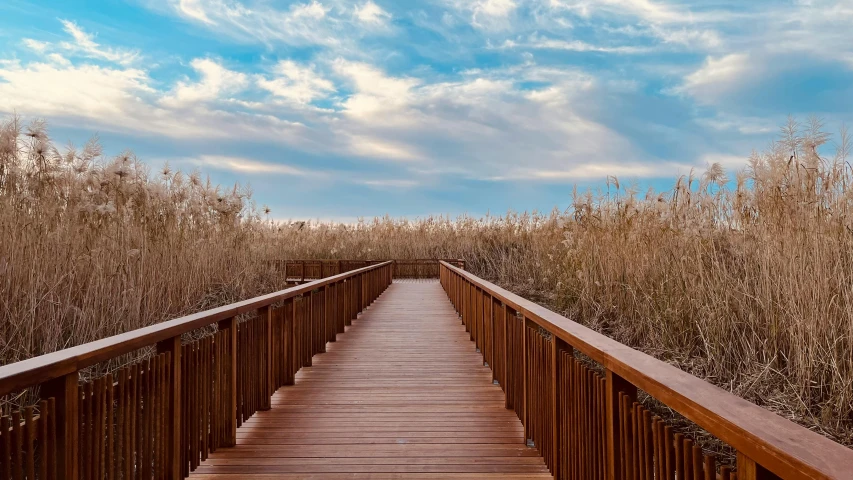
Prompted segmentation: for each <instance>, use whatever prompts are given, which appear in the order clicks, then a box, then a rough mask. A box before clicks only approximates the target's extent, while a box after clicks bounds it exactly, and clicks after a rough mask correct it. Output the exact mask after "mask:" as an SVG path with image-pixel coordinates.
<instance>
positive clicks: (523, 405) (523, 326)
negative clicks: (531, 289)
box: [518, 312, 531, 442]
mask: <svg viewBox="0 0 853 480" xmlns="http://www.w3.org/2000/svg"><path fill="white" fill-rule="evenodd" d="M518 313H521V312H518ZM521 365H522V368H521V412H522V413H521V418H522V422H521V423H522V424H523V425H524V441H525V442H529V441H530V440H531V438H530V419H528V418H527V319H526V318H525V317H524V314H521Z"/></svg>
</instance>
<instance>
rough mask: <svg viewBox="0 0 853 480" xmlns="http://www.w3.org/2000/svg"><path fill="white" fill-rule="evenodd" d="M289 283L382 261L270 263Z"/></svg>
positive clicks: (335, 273) (316, 278)
mask: <svg viewBox="0 0 853 480" xmlns="http://www.w3.org/2000/svg"><path fill="white" fill-rule="evenodd" d="M270 263H271V264H272V266H273V267H274V268H275V269H277V270H278V271H279V272H282V273H283V274H284V275H283V276H284V277H285V278H287V279H288V281H291V282H300V283H302V282H306V281H311V280H318V279H321V278H326V277H331V276H333V275H340V274H341V273H346V272H351V271H353V270H358V269H359V268H364V267H368V266H371V265H377V264H380V263H383V261H382V260H275V261H272V262H270Z"/></svg>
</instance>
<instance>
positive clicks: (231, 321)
mask: <svg viewBox="0 0 853 480" xmlns="http://www.w3.org/2000/svg"><path fill="white" fill-rule="evenodd" d="M218 325H219V330H225V331H227V332H228V335H227V338H226V341H227V342H228V343H229V346H228V349H229V350H230V351H231V355H230V356H231V358H230V359H229V362H228V367H227V368H228V369H229V370H230V372H229V373H228V383H229V385H228V395H227V396H226V400H225V401H226V402H228V403H227V405H226V411H227V412H230V413H228V418H227V419H226V423H225V430H226V436H225V442H224V443H225V446H226V447H233V446H235V445H237V317H231V318H228V319H225V320H222V321H220V322H219V324H218Z"/></svg>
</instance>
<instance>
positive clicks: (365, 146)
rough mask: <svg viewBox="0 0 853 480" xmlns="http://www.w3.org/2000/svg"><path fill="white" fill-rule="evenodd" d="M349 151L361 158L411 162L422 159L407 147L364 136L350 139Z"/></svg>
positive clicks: (355, 136)
mask: <svg viewBox="0 0 853 480" xmlns="http://www.w3.org/2000/svg"><path fill="white" fill-rule="evenodd" d="M348 147H349V151H350V153H353V154H355V155H359V156H362V157H373V158H384V159H389V160H403V161H411V160H418V159H420V158H422V155H421V154H420V153H418V152H417V151H415V149H414V148H413V147H411V146H409V145H403V144H399V143H395V142H393V141H390V140H382V139H378V138H373V137H369V136H364V135H353V136H351V137H350V142H349V145H348Z"/></svg>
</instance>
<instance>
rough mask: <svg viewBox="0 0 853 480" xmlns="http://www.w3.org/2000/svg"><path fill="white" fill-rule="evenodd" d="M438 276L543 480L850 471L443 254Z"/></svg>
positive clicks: (851, 475)
mask: <svg viewBox="0 0 853 480" xmlns="http://www.w3.org/2000/svg"><path fill="white" fill-rule="evenodd" d="M440 276H441V284H442V287H443V288H444V290H445V291H446V293H447V295H448V296H449V298H450V301H451V303H452V304H453V305H454V306H455V308H456V310H457V312H459V314H460V315H461V318H462V322H463V323H464V325H465V326H466V329H467V330H468V331H469V332H470V337H471V340H473V341H474V342H475V343H476V346H477V348H478V351H479V352H481V353H482V355H483V360H484V362H485V363H486V364H488V365H489V366H490V367H491V370H492V372H493V378H494V380H495V381H496V382H497V383H499V384H500V385H501V388H502V389H503V390H504V392H505V399H506V408H508V409H512V410H514V411H515V412H516V414H517V415H518V417H519V419H520V420H521V422H522V423H523V424H524V430H525V438H527V439H528V442H530V443H531V444H532V445H533V446H535V447H536V448H538V449H539V451H540V452H541V454H542V456H543V458H544V460H545V463H546V465H547V466H548V468H549V469H550V471H551V473H553V475H554V477H555V478H558V479H577V480H587V479H608V480H615V479H620V480H623V479H624V480H627V479H630V480H652V479H667V480H675V479H678V480H682V479H688V480H714V479H722V480H728V479H734V478H737V479H739V480H769V479H775V478H783V479H803V480H805V479H853V450H850V449H848V448H846V447H844V446H842V445H839V444H837V443H835V442H832V441H831V440H829V439H827V438H825V437H823V436H821V435H819V434H817V433H814V432H812V431H810V430H808V429H806V428H803V427H801V426H799V425H796V424H794V423H792V422H790V421H788V420H786V419H784V418H782V417H780V416H778V415H775V414H774V413H772V412H770V411H768V410H765V409H763V408H761V407H758V406H756V405H754V404H752V403H750V402H748V401H746V400H743V399H741V398H739V397H737V396H735V395H732V394H730V393H728V392H726V391H724V390H722V389H720V388H717V387H715V386H713V385H711V384H709V383H707V382H705V381H703V380H701V379H699V378H696V377H693V376H691V375H689V374H687V373H685V372H683V371H681V370H679V369H678V368H675V367H673V366H671V365H669V364H667V363H664V362H662V361H659V360H656V359H655V358H653V357H651V356H649V355H646V354H644V353H642V352H639V351H636V350H633V349H631V348H629V347H627V346H625V345H622V344H620V343H618V342H616V341H614V340H612V339H610V338H608V337H606V336H604V335H601V334H599V333H597V332H595V331H593V330H590V329H588V328H586V327H584V326H582V325H579V324H577V323H575V322H572V321H571V320H569V319H567V318H565V317H563V316H561V315H558V314H556V313H554V312H551V311H549V310H547V309H545V308H543V307H541V306H539V305H536V304H534V303H533V302H530V301H527V300H525V299H523V298H521V297H519V296H518V295H514V294H512V293H510V292H508V291H506V290H504V289H502V288H500V287H498V286H496V285H494V284H492V283H489V282H487V281H485V280H483V279H481V278H478V277H476V276H474V275H472V274H470V273H468V272H465V271H464V270H462V269H459V268H456V267H454V266H452V265H450V264H448V263H446V262H442V263H441V275H440ZM578 353H580V354H583V355H584V356H585V357H586V358H587V359H591V360H592V361H593V362H596V363H597V364H598V365H600V367H601V369H602V371H603V373H599V372H598V371H595V370H593V369H591V368H589V366H587V363H585V362H584V361H581V360H580V359H579V357H578V356H577V354H578ZM638 389H639V390H642V391H645V392H646V393H647V394H649V395H650V396H652V397H654V398H655V399H657V400H659V401H660V402H662V403H663V404H665V405H667V406H668V407H670V408H671V409H673V410H674V411H676V412H678V413H679V414H681V415H683V416H684V417H686V418H687V419H688V420H690V421H692V422H694V423H695V424H696V425H698V426H700V427H701V428H703V429H705V430H706V431H707V432H709V433H710V434H712V435H714V436H715V437H717V438H718V439H719V440H721V441H723V442H725V443H727V444H728V445H730V446H731V447H733V448H734V449H735V450H736V451H737V470H736V472H733V470H732V466H728V465H718V462H717V460H716V459H715V458H714V456H712V455H707V454H705V453H703V451H702V449H701V448H700V447H698V446H696V445H695V444H694V442H693V441H692V440H691V439H690V438H688V437H687V436H685V435H683V434H681V433H676V432H675V431H674V429H673V428H672V427H671V426H670V425H668V424H667V422H666V421H665V420H664V419H662V418H660V417H658V416H656V415H654V414H653V413H652V412H650V411H649V410H648V409H646V407H645V406H643V405H642V404H640V403H638V401H637V391H638Z"/></svg>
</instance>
